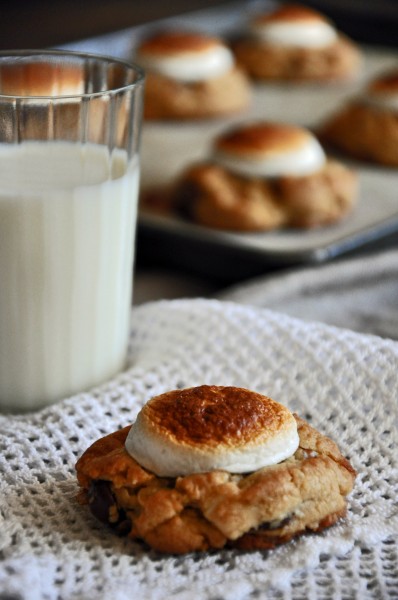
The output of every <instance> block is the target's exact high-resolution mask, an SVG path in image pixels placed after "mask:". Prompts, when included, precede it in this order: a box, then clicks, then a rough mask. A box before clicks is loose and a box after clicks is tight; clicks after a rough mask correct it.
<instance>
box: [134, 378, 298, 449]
mask: <svg viewBox="0 0 398 600" xmlns="http://www.w3.org/2000/svg"><path fill="white" fill-rule="evenodd" d="M287 414H290V413H289V411H288V410H287V409H286V408H285V407H284V406H282V405H281V404H278V403H277V402H274V400H271V399H270V398H267V397H266V396H262V395H260V394H257V393H255V392H251V391H249V390H245V389H242V388H237V387H220V386H207V385H202V386H200V387H196V388H189V389H185V390H181V391H178V390H177V391H173V392H168V393H166V394H162V395H161V396H157V397H156V398H154V399H153V400H151V401H150V402H148V404H147V405H146V406H145V407H144V409H143V411H142V418H143V419H145V421H146V422H147V423H148V426H150V427H151V428H153V429H154V430H158V431H164V432H166V435H167V437H170V438H175V439H177V440H178V441H179V442H180V443H182V444H185V445H190V446H202V445H208V446H215V445H217V444H218V443H220V442H222V443H223V444H226V445H232V446H235V445H237V444H238V445H241V444H245V443H247V442H248V441H250V440H254V439H255V438H257V437H270V436H272V435H274V434H275V431H277V430H278V429H279V427H280V425H281V423H282V422H283V420H284V419H285V418H286V415H287Z"/></svg>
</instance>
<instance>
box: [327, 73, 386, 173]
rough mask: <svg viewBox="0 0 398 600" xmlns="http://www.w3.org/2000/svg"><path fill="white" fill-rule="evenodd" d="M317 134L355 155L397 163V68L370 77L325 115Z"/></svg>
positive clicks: (379, 161)
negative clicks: (350, 96) (373, 77)
mask: <svg viewBox="0 0 398 600" xmlns="http://www.w3.org/2000/svg"><path fill="white" fill-rule="evenodd" d="M319 135H320V136H321V137H322V139H323V140H324V141H325V142H327V143H329V144H331V145H332V146H334V147H335V148H338V149H339V150H342V151H343V152H346V153H348V154H350V155H351V156H353V157H355V158H359V159H361V160H366V161H370V162H375V163H379V164H382V165H386V166H390V167H398V69H394V70H391V71H388V72H387V73H383V74H382V75H380V76H378V77H377V78H375V79H374V80H372V81H371V82H370V83H369V84H368V85H367V86H366V87H365V89H364V90H363V91H362V93H361V94H359V95H358V96H357V97H355V98H352V99H351V100H350V101H348V102H347V103H346V104H345V105H344V106H343V107H341V108H339V109H338V110H337V111H336V112H335V114H333V115H332V116H331V117H329V118H328V119H326V121H325V122H324V124H323V125H322V126H321V127H320V130H319Z"/></svg>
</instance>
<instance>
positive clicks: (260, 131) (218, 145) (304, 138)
mask: <svg viewBox="0 0 398 600" xmlns="http://www.w3.org/2000/svg"><path fill="white" fill-rule="evenodd" d="M311 137H312V136H311V134H310V133H309V131H306V130H305V129H303V128H302V127H295V126H294V125H284V124H281V123H268V122H261V123H250V124H248V125H246V126H239V127H236V128H232V129H231V130H228V131H227V132H226V133H225V134H224V135H220V136H219V137H218V138H217V139H216V141H215V149H216V150H220V151H222V152H226V153H228V154H232V155H235V156H245V155H248V156H250V157H261V158H265V157H267V156H268V155H275V154H282V153H284V152H293V151H295V150H299V149H300V148H302V147H303V146H305V145H306V144H307V143H308V141H309V140H310V139H311Z"/></svg>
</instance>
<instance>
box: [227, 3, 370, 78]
mask: <svg viewBox="0 0 398 600" xmlns="http://www.w3.org/2000/svg"><path fill="white" fill-rule="evenodd" d="M233 50H234V52H235V56H236V58H237V61H238V63H239V64H240V65H242V67H243V68H244V69H245V70H246V71H247V73H248V74H249V75H250V76H251V77H253V78H254V79H257V80H264V81H269V80H274V81H296V82H299V81H301V82H305V81H325V82H328V81H340V80H345V79H350V78H352V77H353V76H354V75H356V74H357V72H358V70H359V68H360V65H361V62H362V61H361V53H360V51H359V49H358V47H357V46H356V45H355V44H354V43H353V42H352V41H351V40H349V39H347V38H346V37H345V36H343V35H342V34H341V33H339V32H338V31H337V30H336V29H335V27H334V25H333V24H332V23H331V22H330V21H328V19H326V18H325V17H324V16H323V15H321V14H320V13H318V12H316V11H314V10H312V9H310V8H307V7H305V6H301V5H298V4H286V5H282V6H280V7H278V8H277V9H276V10H274V11H272V12H267V13H265V14H260V15H257V16H256V17H254V18H253V20H252V21H251V22H250V23H249V26H248V32H247V35H245V36H244V37H243V38H242V39H240V40H239V41H237V42H236V43H235V44H234V46H233Z"/></svg>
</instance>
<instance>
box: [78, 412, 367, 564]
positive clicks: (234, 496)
mask: <svg viewBox="0 0 398 600" xmlns="http://www.w3.org/2000/svg"><path fill="white" fill-rule="evenodd" d="M296 420H297V425H298V432H299V436H300V446H299V448H298V450H297V451H296V453H295V454H294V456H293V457H291V458H289V459H287V460H285V461H283V462H282V463H279V464H278V465H274V466H271V467H265V468H263V469H260V470H258V471H256V472H254V473H250V474H247V475H233V474H230V473H227V472H225V471H213V472H209V473H199V474H194V475H188V476H185V477H178V478H159V477H155V476H154V475H153V474H151V473H148V472H145V470H144V469H141V467H139V465H137V463H136V462H135V460H134V459H133V458H132V457H131V456H130V455H128V454H127V452H126V450H125V448H124V441H125V438H126V436H127V433H128V431H129V427H127V428H125V429H124V430H122V431H119V432H116V433H114V434H111V435H110V436H107V437H106V438H102V439H100V440H98V441H97V442H95V444H93V446H91V447H90V448H89V449H88V450H87V451H86V453H85V454H83V456H82V457H81V458H80V459H79V461H78V463H77V465H76V469H77V473H78V478H79V483H80V485H81V486H82V488H83V493H82V498H81V501H82V502H89V503H90V505H91V509H92V510H93V512H94V513H97V514H98V502H99V500H100V498H98V494H99V490H100V486H98V483H100V484H101V485H102V484H103V482H110V483H109V487H108V493H109V495H110V498H111V500H110V502H109V498H108V503H107V504H106V506H105V515H107V517H106V520H107V521H108V522H110V523H111V524H112V523H113V524H114V525H115V526H117V525H118V523H120V521H123V522H124V523H125V524H126V523H127V524H128V525H127V530H128V535H129V536H130V537H131V538H134V539H140V540H143V541H145V542H146V543H148V544H149V545H150V546H152V547H153V548H155V549H156V550H159V551H161V552H171V553H185V552H191V551H198V550H199V551H203V550H207V549H209V548H222V547H223V546H225V545H229V546H235V547H240V548H246V549H254V548H273V547H274V546H275V545H277V544H280V543H283V542H285V541H288V540H289V539H291V538H292V537H295V536H297V535H300V534H302V533H304V532H305V531H307V530H310V531H320V530H321V529H323V528H324V527H328V526H329V525H331V524H332V523H334V522H335V521H336V520H337V519H338V518H339V517H341V516H343V515H344V514H345V512H346V496H347V494H348V493H349V492H350V491H351V490H352V487H353V483H354V479H355V475H356V473H355V471H354V469H353V468H352V467H351V465H350V463H349V462H348V461H347V460H346V459H345V458H344V457H343V456H342V454H341V453H340V451H339V449H338V447H337V446H336V444H335V443H334V442H333V441H332V440H330V439H329V438H327V437H325V436H323V435H321V434H320V433H319V432H317V431H316V430H315V429H313V428H312V427H311V426H310V425H309V424H308V423H306V422H305V421H303V420H302V419H300V418H299V417H297V416H296ZM106 485H107V484H106ZM96 486H97V487H96ZM101 510H102V514H104V507H102V509H101Z"/></svg>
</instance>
